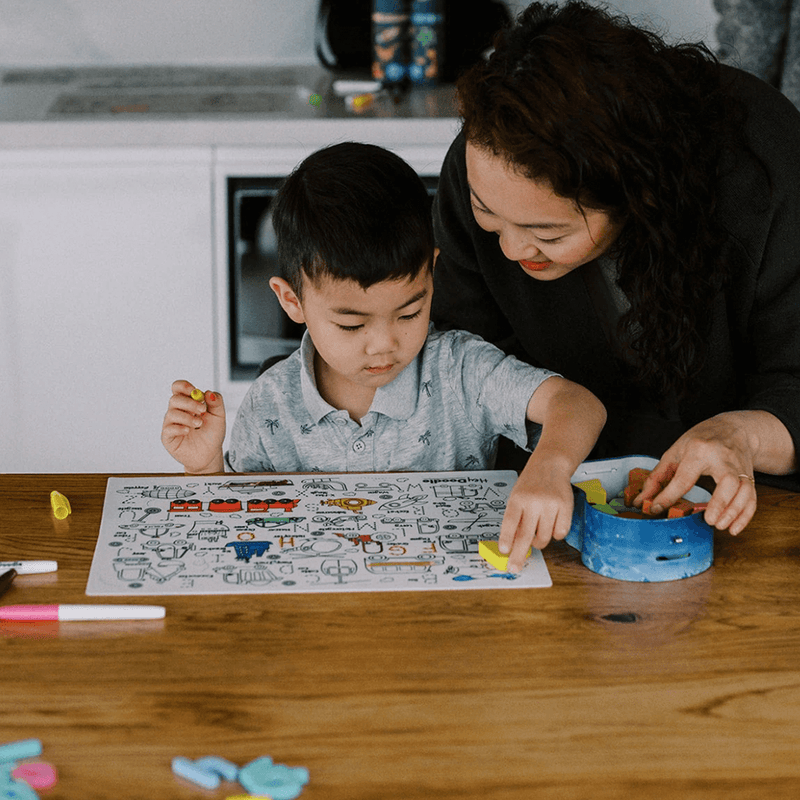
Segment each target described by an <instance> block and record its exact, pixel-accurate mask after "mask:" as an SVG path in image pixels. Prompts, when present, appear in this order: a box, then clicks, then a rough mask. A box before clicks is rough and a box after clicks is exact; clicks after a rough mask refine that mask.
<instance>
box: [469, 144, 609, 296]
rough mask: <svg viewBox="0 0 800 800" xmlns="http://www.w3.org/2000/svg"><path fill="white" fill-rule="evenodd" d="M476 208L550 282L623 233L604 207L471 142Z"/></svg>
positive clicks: (484, 223) (481, 221)
mask: <svg viewBox="0 0 800 800" xmlns="http://www.w3.org/2000/svg"><path fill="white" fill-rule="evenodd" d="M467 180H468V182H469V188H470V202H471V203H472V213H473V214H474V215H475V220H476V221H477V223H478V225H480V226H481V228H483V229H484V230H485V231H489V232H490V233H496V234H497V236H498V237H499V239H500V249H501V250H502V251H503V254H504V255H505V257H506V258H507V259H509V261H516V262H517V263H518V264H519V265H520V268H521V269H522V270H523V271H524V272H525V274H526V275H530V276H531V277H532V278H535V279H536V280H540V281H552V280H556V279H557V278H561V277H563V276H564V275H566V274H567V273H568V272H572V270H574V269H577V268H578V267H580V266H582V265H583V264H587V263H588V262H590V261H593V260H594V259H595V258H597V257H598V256H600V255H602V254H603V253H605V252H606V250H608V248H609V247H610V246H611V245H612V243H613V242H614V240H615V239H616V238H617V235H618V234H619V230H620V228H619V226H617V225H615V224H613V223H612V221H611V218H610V217H609V215H608V214H607V213H606V212H604V211H597V210H594V209H585V214H582V213H581V211H580V209H579V208H578V207H577V206H576V204H575V203H574V202H573V201H572V200H568V199H567V198H564V197H560V196H558V195H556V194H554V192H553V190H552V189H551V188H550V187H549V186H548V185H547V184H544V183H537V182H536V181H533V180H531V179H530V178H526V177H524V176H523V175H522V174H521V173H519V172H517V171H515V170H514V169H513V168H512V167H510V166H509V165H508V164H507V163H506V161H505V159H503V158H500V157H498V156H495V155H494V154H492V153H490V152H487V151H486V150H482V149H480V148H477V147H474V146H473V145H471V144H469V143H467Z"/></svg>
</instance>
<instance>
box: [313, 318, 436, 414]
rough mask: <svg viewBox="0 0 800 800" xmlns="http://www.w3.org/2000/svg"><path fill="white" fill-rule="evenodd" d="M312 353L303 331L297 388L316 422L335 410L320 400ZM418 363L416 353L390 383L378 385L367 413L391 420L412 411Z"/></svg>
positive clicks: (416, 394) (417, 380)
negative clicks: (298, 387) (383, 416)
mask: <svg viewBox="0 0 800 800" xmlns="http://www.w3.org/2000/svg"><path fill="white" fill-rule="evenodd" d="M315 354H316V348H315V347H314V343H313V342H312V341H311V337H310V336H309V335H308V331H306V332H305V333H304V334H303V339H302V341H301V342H300V364H301V369H300V390H301V392H302V395H303V402H304V403H305V406H306V409H307V410H308V413H309V414H310V415H311V417H312V419H313V420H314V421H315V422H316V423H319V422H320V421H321V420H322V419H323V417H326V416H327V415H328V414H330V413H334V414H335V413H338V409H336V408H334V407H333V406H332V405H331V404H330V403H328V402H327V401H326V400H324V399H323V397H322V395H321V394H320V393H319V390H318V389H317V380H316V377H315V375H314V355H315ZM421 362H422V356H421V354H419V355H417V357H416V358H415V359H414V360H413V361H412V362H411V363H410V364H409V365H408V366H407V367H406V368H405V369H404V370H403V371H402V372H401V373H400V374H399V375H398V376H397V377H396V378H395V379H394V380H393V381H392V382H391V383H389V384H387V385H386V386H381V387H380V388H379V389H378V390H377V391H376V392H375V397H374V398H373V400H372V405H371V406H370V409H369V410H370V412H373V411H374V412H376V413H378V414H384V415H386V416H387V417H391V418H392V419H400V420H403V419H408V418H409V417H410V416H411V415H412V414H413V413H414V411H415V410H416V407H417V400H418V399H419V371H420V365H421Z"/></svg>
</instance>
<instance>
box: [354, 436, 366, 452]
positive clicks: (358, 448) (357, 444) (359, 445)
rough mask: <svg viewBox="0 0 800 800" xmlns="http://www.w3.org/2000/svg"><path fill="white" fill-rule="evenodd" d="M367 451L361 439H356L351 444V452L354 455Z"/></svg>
mask: <svg viewBox="0 0 800 800" xmlns="http://www.w3.org/2000/svg"><path fill="white" fill-rule="evenodd" d="M366 449H367V446H366V445H365V444H364V441H363V439H356V441H354V442H353V452H354V453H363V452H364V451H365V450H366Z"/></svg>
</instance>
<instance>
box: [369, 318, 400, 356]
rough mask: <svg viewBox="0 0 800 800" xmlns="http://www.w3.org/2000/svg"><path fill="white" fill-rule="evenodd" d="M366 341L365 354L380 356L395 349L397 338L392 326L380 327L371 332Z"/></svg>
mask: <svg viewBox="0 0 800 800" xmlns="http://www.w3.org/2000/svg"><path fill="white" fill-rule="evenodd" d="M371 334H372V335H371V336H370V337H369V339H368V340H367V348H366V351H367V354H368V355H371V356H372V355H380V354H381V353H391V352H393V351H394V350H396V349H397V336H396V335H395V331H394V327H393V326H389V325H386V326H382V327H380V328H378V329H376V330H373V331H372V332H371Z"/></svg>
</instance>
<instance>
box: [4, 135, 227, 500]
mask: <svg viewBox="0 0 800 800" xmlns="http://www.w3.org/2000/svg"><path fill="white" fill-rule="evenodd" d="M211 194H212V192H211V151H210V148H207V149H206V148H198V149H196V150H195V149H191V148H187V149H184V148H181V149H180V150H172V149H164V150H152V151H151V150H139V149H118V150H103V151H86V152H80V151H34V152H20V153H11V152H6V153H2V154H0V264H1V265H2V267H1V268H0V271H1V272H2V280H1V281H0V386H2V389H0V420H1V422H0V471H2V472H158V471H162V472H163V471H171V472H174V471H179V470H180V469H181V467H180V466H179V465H178V463H177V462H175V461H173V460H172V459H171V458H170V457H169V456H168V455H167V454H166V452H165V451H164V450H163V448H162V446H161V443H160V440H159V436H160V430H161V421H162V418H163V416H164V412H165V410H166V406H167V402H168V399H169V395H170V384H171V383H172V381H173V380H174V379H176V378H179V377H185V378H187V379H188V380H191V381H193V382H195V383H196V384H197V385H199V386H201V387H203V388H204V389H205V388H210V386H211V383H212V381H213V376H214V369H213V367H214V364H213V338H214V337H213V325H214V316H213V298H212V247H211ZM45 488H50V487H45ZM53 488H55V487H53Z"/></svg>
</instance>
